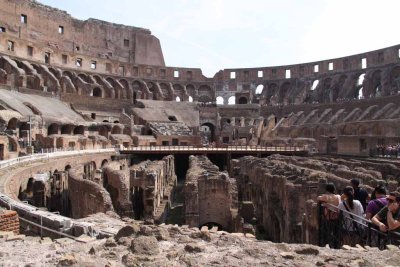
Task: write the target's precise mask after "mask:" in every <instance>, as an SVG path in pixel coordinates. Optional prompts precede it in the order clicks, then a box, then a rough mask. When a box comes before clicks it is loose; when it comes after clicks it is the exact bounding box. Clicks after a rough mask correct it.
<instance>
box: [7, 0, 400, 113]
mask: <svg viewBox="0 0 400 267" xmlns="http://www.w3.org/2000/svg"><path fill="white" fill-rule="evenodd" d="M1 10H2V11H1V18H2V19H1V20H0V24H1V25H0V27H3V29H4V31H5V32H3V33H2V34H1V35H0V51H1V52H2V53H4V54H6V55H9V56H11V57H15V59H16V60H18V61H23V59H25V61H27V62H28V64H25V63H18V64H11V65H12V66H8V67H7V66H5V67H2V69H3V70H4V71H3V72H2V73H3V78H4V80H7V79H11V77H10V76H12V74H10V70H12V69H18V68H20V69H24V70H25V71H24V72H25V73H26V74H28V75H33V76H35V74H34V73H35V70H36V72H39V74H40V75H41V76H42V77H36V78H35V77H23V74H24V72H21V71H20V70H18V71H16V73H15V75H14V77H13V78H12V80H13V82H12V84H13V86H21V85H23V84H24V83H29V84H30V85H31V87H35V85H36V86H37V85H40V84H42V83H45V85H44V86H47V87H58V86H62V87H63V90H64V91H71V92H76V93H80V94H83V95H84V94H86V93H87V94H90V91H89V92H85V91H88V87H91V86H88V85H87V84H86V83H88V82H89V83H90V80H91V79H92V78H90V77H91V76H93V79H94V80H92V82H93V81H96V82H98V84H97V85H100V88H101V90H103V91H107V90H111V88H112V90H111V91H113V90H114V92H113V93H109V94H108V96H107V97H108V98H110V97H111V98H115V97H116V96H117V97H118V98H122V97H120V96H119V94H121V95H122V96H123V95H125V96H128V95H129V92H130V91H132V89H134V90H133V91H135V90H137V91H138V92H140V94H138V97H139V98H146V99H160V100H175V97H176V96H179V97H180V99H181V100H184V101H187V100H188V97H189V96H191V97H192V98H194V99H197V100H200V101H203V102H212V101H215V98H216V97H218V96H219V97H222V98H223V99H224V103H227V102H228V98H229V97H230V96H234V95H235V94H238V96H240V98H244V100H243V101H244V102H243V103H260V104H262V105H269V106H271V105H272V106H274V105H288V104H302V103H308V104H310V103H315V102H319V103H335V102H340V101H342V100H344V99H347V100H351V99H357V98H358V96H359V95H362V97H363V98H375V97H381V96H388V95H393V94H397V92H398V91H399V86H400V83H399V82H400V80H399V73H400V66H399V63H400V58H399V49H400V46H399V45H396V46H392V47H388V48H384V49H379V50H375V51H370V52H365V53H361V54H357V55H352V56H347V57H342V58H336V59H328V60H322V61H317V62H308V63H301V64H294V65H286V66H271V67H261V68H246V69H241V68H236V69H225V70H222V71H220V72H218V73H216V74H215V76H214V77H213V78H212V79H207V78H205V77H204V76H203V75H202V74H201V70H200V69H195V68H180V67H176V68H174V67H165V65H164V60H163V56H162V52H161V47H160V44H159V41H158V40H157V39H156V38H155V37H154V36H152V35H151V33H150V31H149V30H146V29H142V28H136V27H130V26H124V25H116V24H112V23H108V22H104V21H98V20H95V19H89V20H86V21H79V20H77V19H74V18H72V17H71V16H70V15H69V14H67V13H65V12H63V11H60V10H57V9H54V8H51V7H48V6H44V5H42V4H39V3H37V2H35V1H29V0H13V1H8V2H6V3H3V4H2V8H1ZM21 16H26V22H21ZM43 25H46V27H43ZM60 26H62V27H63V33H59V30H60ZM9 41H11V42H14V43H13V47H12V48H9ZM28 46H29V47H31V48H32V49H33V52H32V55H30V54H29V53H30V52H28V51H27V50H28ZM78 48H79V49H78ZM78 50H79V51H78ZM45 53H50V55H51V59H50V61H47V62H46V61H45V58H44V55H45ZM63 55H64V56H65V57H66V60H67V61H66V62H63ZM65 57H64V58H65ZM78 59H81V60H82V62H81V63H80V64H78V65H80V66H77V63H76V61H77V60H78ZM6 61H7V60H6ZM29 62H31V64H32V66H29ZM93 62H96V68H93V64H92V63H93ZM24 65H27V66H24ZM41 69H43V70H41ZM17 72H18V73H19V75H18V74H17ZM363 74H365V76H364V80H363V81H361V83H358V81H359V78H360V76H361V75H363ZM79 75H80V78H81V79H77V78H76V77H77V76H79ZM95 76H97V77H95ZM57 80H58V81H57ZM74 80H78V81H74ZM104 80H106V81H105V82H104ZM315 81H319V83H318V85H317V86H315V87H313V84H314V82H315ZM71 82H72V83H75V86H74V85H72V83H71ZM76 83H79V86H78V87H77V86H76ZM97 85H96V84H95V86H97ZM258 86H261V87H263V88H264V90H262V92H257V93H256V88H257V87H258ZM92 87H93V88H91V89H94V88H95V87H94V86H92ZM311 87H313V89H312V90H311ZM85 88H86V89H85ZM361 88H363V90H362V93H361V94H359V92H360V89H361ZM121 90H122V91H128V93H119V92H118V91H121ZM246 92H251V93H246ZM132 95H133V94H132V92H131V96H132ZM236 103H239V99H237V100H236ZM241 103H242V102H241Z"/></svg>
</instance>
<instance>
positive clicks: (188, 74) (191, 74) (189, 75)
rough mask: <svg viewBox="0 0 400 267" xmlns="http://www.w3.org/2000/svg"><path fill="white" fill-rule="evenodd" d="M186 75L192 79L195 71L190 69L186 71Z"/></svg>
mask: <svg viewBox="0 0 400 267" xmlns="http://www.w3.org/2000/svg"><path fill="white" fill-rule="evenodd" d="M186 77H187V79H188V80H191V79H192V78H193V73H192V72H191V71H188V72H187V73H186Z"/></svg>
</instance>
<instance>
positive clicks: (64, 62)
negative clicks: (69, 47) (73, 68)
mask: <svg viewBox="0 0 400 267" xmlns="http://www.w3.org/2000/svg"><path fill="white" fill-rule="evenodd" d="M61 57H62V63H63V64H67V63H68V56H67V55H62V56H61Z"/></svg>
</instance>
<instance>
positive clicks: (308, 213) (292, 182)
mask: <svg viewBox="0 0 400 267" xmlns="http://www.w3.org/2000/svg"><path fill="white" fill-rule="evenodd" d="M367 164H368V163H367V162H362V161H361V162H359V161H356V160H346V159H341V160H335V159H330V158H315V159H314V158H302V157H289V156H281V155H272V156H270V157H268V158H255V157H250V156H247V157H243V158H240V159H235V160H232V161H231V170H230V176H231V177H234V178H236V180H237V184H238V192H239V202H242V201H252V203H253V204H254V206H255V211H256V218H257V224H258V230H259V231H260V232H264V231H265V236H266V238H267V239H269V240H272V241H275V242H295V243H298V242H301V243H304V242H310V243H313V242H314V243H315V242H316V241H317V240H318V239H317V237H318V232H317V229H318V222H317V220H316V215H317V210H316V209H317V205H316V197H317V195H319V194H322V193H324V192H325V189H324V187H325V184H326V182H333V183H334V184H335V185H336V188H337V189H338V190H339V192H340V190H342V189H344V187H346V186H348V185H350V182H349V181H350V179H351V178H358V179H359V180H360V181H361V183H362V186H363V187H364V188H366V189H367V190H368V191H369V192H371V191H372V189H373V187H375V186H376V185H377V184H378V182H379V181H380V180H382V179H383V178H382V173H381V172H380V171H379V169H374V165H373V164H371V165H370V166H369V168H368V169H366V168H363V166H366V165H367ZM387 181H389V180H387ZM396 185H398V181H397V182H396ZM393 187H394V186H392V188H393Z"/></svg>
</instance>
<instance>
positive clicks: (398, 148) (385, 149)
mask: <svg viewBox="0 0 400 267" xmlns="http://www.w3.org/2000/svg"><path fill="white" fill-rule="evenodd" d="M372 154H373V155H375V156H378V157H385V158H397V157H399V156H400V143H398V144H391V145H377V146H376V149H375V151H374V152H373V153H372Z"/></svg>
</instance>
